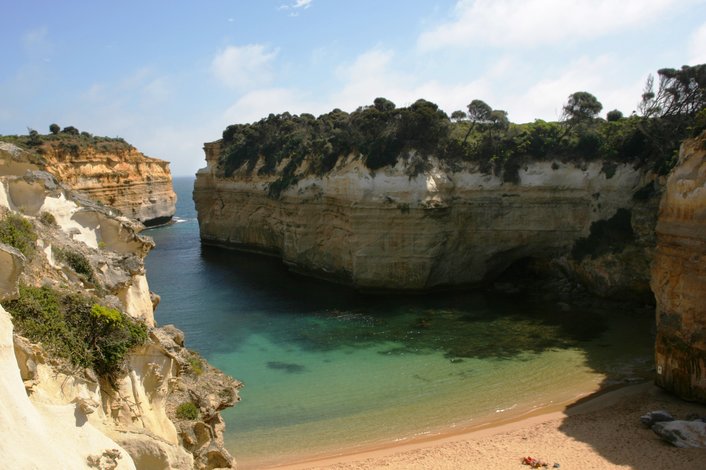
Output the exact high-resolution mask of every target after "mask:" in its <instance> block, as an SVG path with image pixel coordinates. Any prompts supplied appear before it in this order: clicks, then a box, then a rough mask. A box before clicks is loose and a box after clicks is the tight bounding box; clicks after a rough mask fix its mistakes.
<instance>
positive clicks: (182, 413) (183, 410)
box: [176, 401, 199, 421]
mask: <svg viewBox="0 0 706 470" xmlns="http://www.w3.org/2000/svg"><path fill="white" fill-rule="evenodd" d="M176 416H177V418H179V419H188V420H190V421H193V420H195V419H197V418H198V417H199V409H198V408H197V407H196V405H194V404H193V403H191V402H190V401H187V402H185V403H182V404H181V405H179V406H178V407H177V409H176Z"/></svg>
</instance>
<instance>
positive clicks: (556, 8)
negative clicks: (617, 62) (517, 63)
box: [418, 0, 689, 51]
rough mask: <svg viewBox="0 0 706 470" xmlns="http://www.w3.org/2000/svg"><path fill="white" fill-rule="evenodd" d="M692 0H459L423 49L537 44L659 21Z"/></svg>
mask: <svg viewBox="0 0 706 470" xmlns="http://www.w3.org/2000/svg"><path fill="white" fill-rule="evenodd" d="M688 1H689V0H620V1H615V0H458V2H457V4H456V8H455V14H454V19H453V20H452V21H449V22H447V23H444V24H441V25H439V26H437V27H436V28H435V29H433V30H431V31H426V32H424V33H423V34H422V35H421V36H420V37H419V39H418V46H419V47H420V48H421V49H422V50H426V51H428V50H434V49H438V48H443V47H453V46H472V45H478V46H488V45H493V46H500V47H504V46H512V47H533V46H538V45H542V44H556V43H559V42H560V41H566V40H574V39H581V38H595V37H598V36H602V35H606V34H611V33H615V32H621V31H624V30H625V29H627V28H630V27H633V26H644V25H645V24H647V23H649V22H651V21H656V20H658V19H659V18H660V16H661V15H662V14H664V13H665V12H667V11H668V10H669V8H670V7H672V6H673V5H674V4H676V3H685V2H688Z"/></svg>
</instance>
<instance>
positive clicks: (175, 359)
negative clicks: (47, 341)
mask: <svg viewBox="0 0 706 470" xmlns="http://www.w3.org/2000/svg"><path fill="white" fill-rule="evenodd" d="M13 168H14V169H16V170H17V171H19V172H20V174H19V175H18V174H13V173H12V171H10V170H12V169H13ZM0 169H3V171H2V172H0V217H3V216H4V215H5V213H7V212H13V213H15V214H17V215H19V216H20V217H23V218H24V219H25V220H27V221H28V222H29V223H30V224H31V225H32V227H33V228H34V231H35V232H36V233H37V234H38V235H39V237H38V239H37V241H36V246H35V249H34V250H33V251H32V253H31V254H29V255H28V256H27V257H25V256H23V255H22V254H20V253H19V252H18V251H17V250H16V249H14V248H12V247H8V246H6V245H1V244H0V267H2V268H3V270H2V275H1V276H0V300H4V299H9V298H12V297H13V296H16V295H17V284H18V281H19V282H22V283H24V284H27V285H33V286H39V285H42V286H50V287H53V288H56V289H62V290H68V291H71V292H81V293H85V292H86V291H89V292H91V293H92V294H93V295H96V296H98V297H100V302H101V304H104V305H106V306H111V307H114V308H117V309H119V310H121V311H123V312H124V313H125V314H127V315H130V316H132V317H134V318H138V319H140V320H142V321H143V322H144V323H146V324H147V325H148V326H149V327H151V328H150V340H149V341H148V342H147V343H145V344H143V345H141V346H139V347H136V348H134V349H133V350H132V351H131V352H130V353H129V355H128V357H127V360H126V364H125V369H124V373H122V374H118V375H116V376H115V377H113V378H112V380H108V379H107V378H99V377H96V375H95V373H94V372H93V371H92V370H90V369H80V368H78V369H77V368H76V367H75V366H70V365H69V364H68V362H67V361H66V360H64V359H60V358H56V357H53V356H52V355H51V354H50V353H48V352H47V351H45V350H44V348H43V347H42V345H41V344H35V343H32V342H31V341H29V340H28V339H26V338H23V337H22V336H19V335H15V336H14V348H13V345H12V324H11V323H10V320H9V316H7V314H5V312H4V310H1V309H0V334H2V335H6V334H9V335H10V338H11V339H10V341H9V343H10V346H7V347H6V346H5V345H3V344H0V350H2V351H5V353H2V351H0V353H1V354H0V401H1V402H2V403H3V407H2V408H5V407H10V408H11V409H10V410H9V411H8V410H6V412H5V413H4V414H3V413H2V412H0V429H3V430H4V431H1V432H0V455H2V458H3V465H7V466H8V468H45V467H46V468H54V466H55V465H44V464H43V463H42V462H43V460H41V459H39V460H37V462H40V464H39V465H37V466H33V465H30V464H29V463H28V462H32V460H30V459H31V458H32V457H33V455H35V454H36V448H37V447H36V443H37V442H40V443H42V449H44V445H45V443H46V442H49V441H51V442H55V443H56V444H57V445H56V450H57V452H59V450H61V452H63V453H62V454H60V453H56V452H54V450H53V449H54V447H52V449H49V450H47V453H46V458H47V459H49V460H47V462H49V461H51V462H52V463H53V464H56V462H64V461H66V462H67V463H66V468H85V467H90V468H103V469H107V468H135V467H137V468H145V469H172V468H174V469H190V468H203V469H210V468H223V467H226V468H227V467H232V466H234V465H235V463H234V460H233V458H232V456H230V454H229V453H228V452H227V450H225V448H224V447H223V445H222V444H223V437H222V433H223V430H224V425H223V423H222V420H221V418H220V415H219V413H218V412H219V411H220V410H221V409H223V408H224V407H226V406H231V405H232V404H234V403H235V402H237V401H238V400H239V397H238V388H239V387H240V383H239V382H237V381H235V380H233V379H231V378H229V377H226V376H225V375H224V374H222V373H220V372H219V371H216V370H215V369H213V368H211V367H210V366H208V365H207V363H206V362H205V361H202V360H199V361H200V362H199V363H200V364H202V368H203V370H208V371H210V372H209V374H204V377H203V378H201V379H197V378H196V375H197V374H196V373H195V372H194V371H193V370H192V369H190V368H189V367H188V366H187V365H186V364H187V363H188V358H191V357H192V355H193V353H191V352H190V351H188V350H187V349H186V348H184V337H183V333H181V332H179V331H178V330H176V329H175V328H173V327H168V328H165V329H164V330H162V329H160V328H156V327H155V325H154V315H153V305H154V304H155V303H156V298H157V296H155V295H152V294H151V293H150V291H149V285H148V283H147V277H146V273H145V270H144V263H143V260H144V257H145V256H146V255H147V253H148V252H149V251H150V249H151V248H152V247H153V246H154V243H153V242H152V240H151V239H150V238H148V237H144V236H142V235H140V234H139V231H140V230H141V229H142V228H143V226H142V225H141V224H139V223H136V222H134V221H133V220H132V219H128V218H126V217H123V216H115V215H114V214H113V212H114V211H112V210H111V209H110V208H107V207H105V206H103V205H100V204H96V203H93V202H91V201H89V200H87V199H85V198H83V197H81V196H78V195H77V194H76V193H74V192H72V191H70V190H68V189H67V188H66V187H65V186H63V185H62V184H59V183H58V182H57V181H56V180H55V179H54V178H53V177H52V176H51V175H50V174H48V173H46V172H43V171H38V170H32V169H31V168H28V167H26V166H23V165H22V151H21V150H19V149H17V148H14V149H13V148H8V146H7V145H6V144H5V145H4V147H3V148H0ZM66 253H72V254H73V255H72V258H67V256H66ZM71 259H73V260H74V261H73V262H72V261H71ZM77 259H78V260H79V261H80V263H79V264H76V261H75V260H77ZM2 315H4V316H5V317H3V316H2ZM5 318H6V320H7V321H6V322H5V321H4V319H5ZM3 338H4V336H3ZM3 338H0V340H2V339H3ZM12 349H14V354H12ZM10 356H12V358H11V359H12V360H11V361H10V360H9V359H7V358H9V357H10ZM3 361H4V362H3ZM15 379H16V380H15ZM18 387H19V388H18ZM17 390H20V392H18V391H17ZM213 394H215V396H218V397H220V399H214V400H212V401H208V400H207V399H205V398H203V397H211V396H212V395H213ZM172 395H173V396H172ZM184 396H187V397H188V399H189V400H197V404H198V405H199V406H200V407H201V408H202V410H203V417H204V419H203V420H202V421H199V422H201V425H208V426H209V428H208V429H209V430H210V433H209V434H208V437H209V439H208V440H201V441H199V442H200V443H201V444H204V445H205V446H206V447H207V448H208V452H204V451H203V449H201V448H197V447H196V446H194V445H193V443H192V442H191V441H187V440H186V439H185V438H184V434H183V430H184V429H185V428H188V426H189V425H188V423H187V424H185V423H184V422H183V420H176V419H175V417H174V408H175V406H174V404H173V400H180V402H181V401H183V400H184ZM209 405H213V406H210V407H209ZM175 422H177V423H178V425H179V427H178V428H177V426H176V425H175ZM199 422H192V423H191V425H192V426H197V425H198V423H199ZM204 423H205V424H204ZM55 433H56V434H61V437H60V438H59V437H56V436H54V434H55ZM6 434H13V436H14V435H16V436H19V437H18V439H21V440H22V439H24V440H23V441H22V442H20V441H17V440H13V439H11V438H8V437H7V436H6ZM6 444H7V445H8V446H11V447H12V446H15V447H17V449H14V448H12V449H10V448H8V450H7V451H6V449H5V445H6ZM61 446H64V448H63V449H62V448H61ZM64 454H66V455H67V456H68V457H67V459H68V460H64V459H63V458H62V455H64ZM206 454H208V455H206ZM42 458H43V457H42ZM77 459H78V460H77Z"/></svg>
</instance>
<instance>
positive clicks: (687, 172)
mask: <svg viewBox="0 0 706 470" xmlns="http://www.w3.org/2000/svg"><path fill="white" fill-rule="evenodd" d="M652 290H653V291H654V294H655V298H656V300H657V340H656V345H655V356H656V363H657V379H656V381H657V384H658V385H660V386H662V387H664V388H666V389H668V390H671V391H673V392H675V393H676V394H678V395H680V396H681V397H683V398H686V399H689V400H699V401H702V402H706V133H703V134H701V136H700V137H699V138H696V139H690V140H688V141H686V142H684V144H683V145H682V147H681V151H680V154H679V163H678V165H677V166H676V167H675V168H674V170H673V171H672V173H671V174H670V176H669V179H668V181H667V187H666V191H665V194H664V197H663V198H662V202H661V204H660V208H659V219H658V223H657V252H656V255H655V260H654V263H653V266H652Z"/></svg>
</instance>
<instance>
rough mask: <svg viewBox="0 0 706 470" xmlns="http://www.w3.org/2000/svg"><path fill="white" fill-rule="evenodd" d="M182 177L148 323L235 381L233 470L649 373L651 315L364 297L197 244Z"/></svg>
mask: <svg viewBox="0 0 706 470" xmlns="http://www.w3.org/2000/svg"><path fill="white" fill-rule="evenodd" d="M190 184H191V180H177V181H176V184H175V187H176V189H177V192H178V193H179V196H180V203H179V207H178V212H177V215H178V217H179V218H180V220H181V222H179V223H177V224H174V225H172V226H169V227H165V228H160V229H156V230H151V231H149V232H148V234H150V235H151V236H153V237H154V238H155V241H156V242H157V248H156V249H155V250H154V251H153V253H152V254H151V255H150V256H149V257H148V260H147V268H148V273H149V281H150V287H151V288H152V289H153V290H154V291H156V292H157V293H159V294H160V295H162V303H161V304H160V307H159V309H158V310H157V314H156V317H157V321H158V322H159V323H160V324H166V323H175V324H176V325H178V326H179V327H180V328H182V329H183V330H184V331H185V333H186V335H187V346H189V347H192V348H194V349H196V350H198V351H199V352H201V353H202V354H203V355H204V356H205V357H206V358H207V359H208V360H209V361H211V362H212V363H213V364H214V365H216V366H218V367H220V368H221V369H223V370H224V371H226V372H227V373H229V374H231V375H233V376H234V377H236V378H238V379H240V380H242V381H243V382H244V383H245V388H244V389H243V390H242V392H241V396H242V398H243V401H242V402H241V403H240V404H239V405H238V406H236V407H235V408H234V409H231V410H227V411H226V412H225V413H224V416H225V418H226V423H227V426H228V428H227V433H226V442H227V444H228V446H229V448H230V449H231V451H232V452H233V453H234V454H235V455H236V457H237V459H238V462H239V467H240V468H257V467H260V466H263V465H266V464H268V463H273V462H282V461H293V460H296V459H297V458H298V457H301V456H302V455H309V454H312V453H317V452H320V453H330V452H334V453H335V452H340V451H343V450H350V449H351V448H355V447H360V446H365V445H368V444H371V443H380V442H391V441H395V440H401V439H409V438H412V437H414V436H418V435H423V434H427V433H436V432H439V431H440V430H442V429H446V428H448V427H449V426H459V427H460V426H467V425H469V424H470V425H472V424H477V423H481V422H485V421H488V420H494V419H498V418H499V417H503V418H504V417H511V416H513V415H517V414H522V413H524V412H527V411H531V410H533V409H536V408H539V407H542V406H547V405H550V404H552V403H562V402H566V401H568V400H572V399H574V398H576V396H577V395H578V394H579V393H581V392H585V391H588V390H591V389H592V388H594V387H595V386H596V385H598V384H600V383H604V382H606V381H620V380H622V379H623V378H625V377H631V376H634V375H636V374H637V375H639V374H640V373H644V372H645V371H646V370H648V369H649V368H650V365H651V357H652V335H651V332H650V331H651V324H652V319H651V318H650V317H639V318H635V317H626V316H623V315H622V313H621V312H615V311H600V310H593V311H586V310H572V311H568V312H566V311H563V310H562V309H560V308H559V307H558V306H557V305H555V304H546V303H545V304H542V303H537V302H532V301H530V300H528V299H526V298H519V297H503V296H490V295H487V294H482V293H455V294H451V293H445V294H436V295H432V296H424V297H422V296H419V297H415V296H372V297H371V296H361V295H358V294H356V293H355V292H353V291H351V290H349V289H345V288H342V287H339V286H333V285H330V284H326V283H321V282H318V281H314V280H309V279H305V278H302V277H299V276H294V275H291V274H290V273H288V272H287V271H286V270H285V269H284V268H283V266H282V265H281V263H280V262H279V261H278V260H275V259H271V258H264V257H261V256H255V255H248V254H242V253H236V252H230V251H223V250H216V249H207V248H203V249H202V248H201V247H200V245H199V241H198V226H197V223H196V220H195V213H194V211H193V206H192V205H191V204H190Z"/></svg>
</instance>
